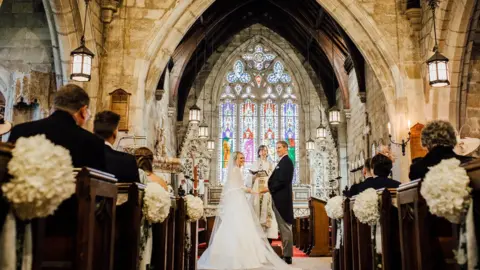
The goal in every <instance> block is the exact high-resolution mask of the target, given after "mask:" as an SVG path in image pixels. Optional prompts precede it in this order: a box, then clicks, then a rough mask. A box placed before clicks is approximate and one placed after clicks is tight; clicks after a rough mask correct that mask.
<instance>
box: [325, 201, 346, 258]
mask: <svg viewBox="0 0 480 270" xmlns="http://www.w3.org/2000/svg"><path fill="white" fill-rule="evenodd" d="M325 211H327V216H328V217H329V218H331V219H333V220H334V221H335V222H336V224H337V236H336V241H335V249H340V246H341V245H342V243H343V196H335V197H332V198H330V199H328V201H327V204H326V205H325Z"/></svg>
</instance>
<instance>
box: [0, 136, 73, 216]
mask: <svg viewBox="0 0 480 270" xmlns="http://www.w3.org/2000/svg"><path fill="white" fill-rule="evenodd" d="M8 172H9V174H10V175H11V176H12V179H11V180H10V182H8V183H5V184H3V185H2V191H3V194H4V196H5V197H6V198H7V199H8V201H9V202H10V203H11V205H12V207H13V210H14V212H15V215H16V216H17V217H19V218H20V219H22V220H30V219H34V218H43V217H47V216H49V215H51V214H53V213H54V212H55V210H57V208H58V206H59V205H60V204H61V203H62V202H63V201H64V200H66V199H68V198H70V196H72V195H73V193H75V175H74V172H73V166H72V158H71V156H70V152H69V151H68V150H67V149H65V148H63V147H61V146H58V145H55V144H53V143H52V142H51V141H49V140H47V138H46V137H45V135H37V136H32V137H28V138H20V139H18V141H17V142H16V144H15V148H14V149H13V150H12V159H11V160H10V162H9V163H8Z"/></svg>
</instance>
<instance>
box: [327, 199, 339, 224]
mask: <svg viewBox="0 0 480 270" xmlns="http://www.w3.org/2000/svg"><path fill="white" fill-rule="evenodd" d="M325 210H326V211H327V216H328V217H329V218H331V219H341V218H343V197H342V196H335V197H333V198H330V199H329V200H328V201H327V204H326V205H325Z"/></svg>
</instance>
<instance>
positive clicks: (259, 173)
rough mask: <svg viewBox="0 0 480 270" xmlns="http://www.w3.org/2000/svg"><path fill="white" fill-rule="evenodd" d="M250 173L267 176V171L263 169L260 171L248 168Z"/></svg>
mask: <svg viewBox="0 0 480 270" xmlns="http://www.w3.org/2000/svg"><path fill="white" fill-rule="evenodd" d="M248 171H249V172H250V173H251V174H253V175H258V176H268V173H267V171H265V170H260V171H252V170H248Z"/></svg>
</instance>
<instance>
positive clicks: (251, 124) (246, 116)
mask: <svg viewBox="0 0 480 270" xmlns="http://www.w3.org/2000/svg"><path fill="white" fill-rule="evenodd" d="M257 117H258V116H257V105H256V104H255V103H253V102H252V101H251V100H250V99H247V100H245V101H244V102H243V104H242V105H241V108H240V132H241V137H240V151H242V152H243V154H244V155H245V172H248V169H250V168H251V166H252V164H253V162H254V161H255V159H256V154H255V153H256V147H255V146H256V143H255V141H256V139H257V136H256V135H257V134H256V133H257Z"/></svg>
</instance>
